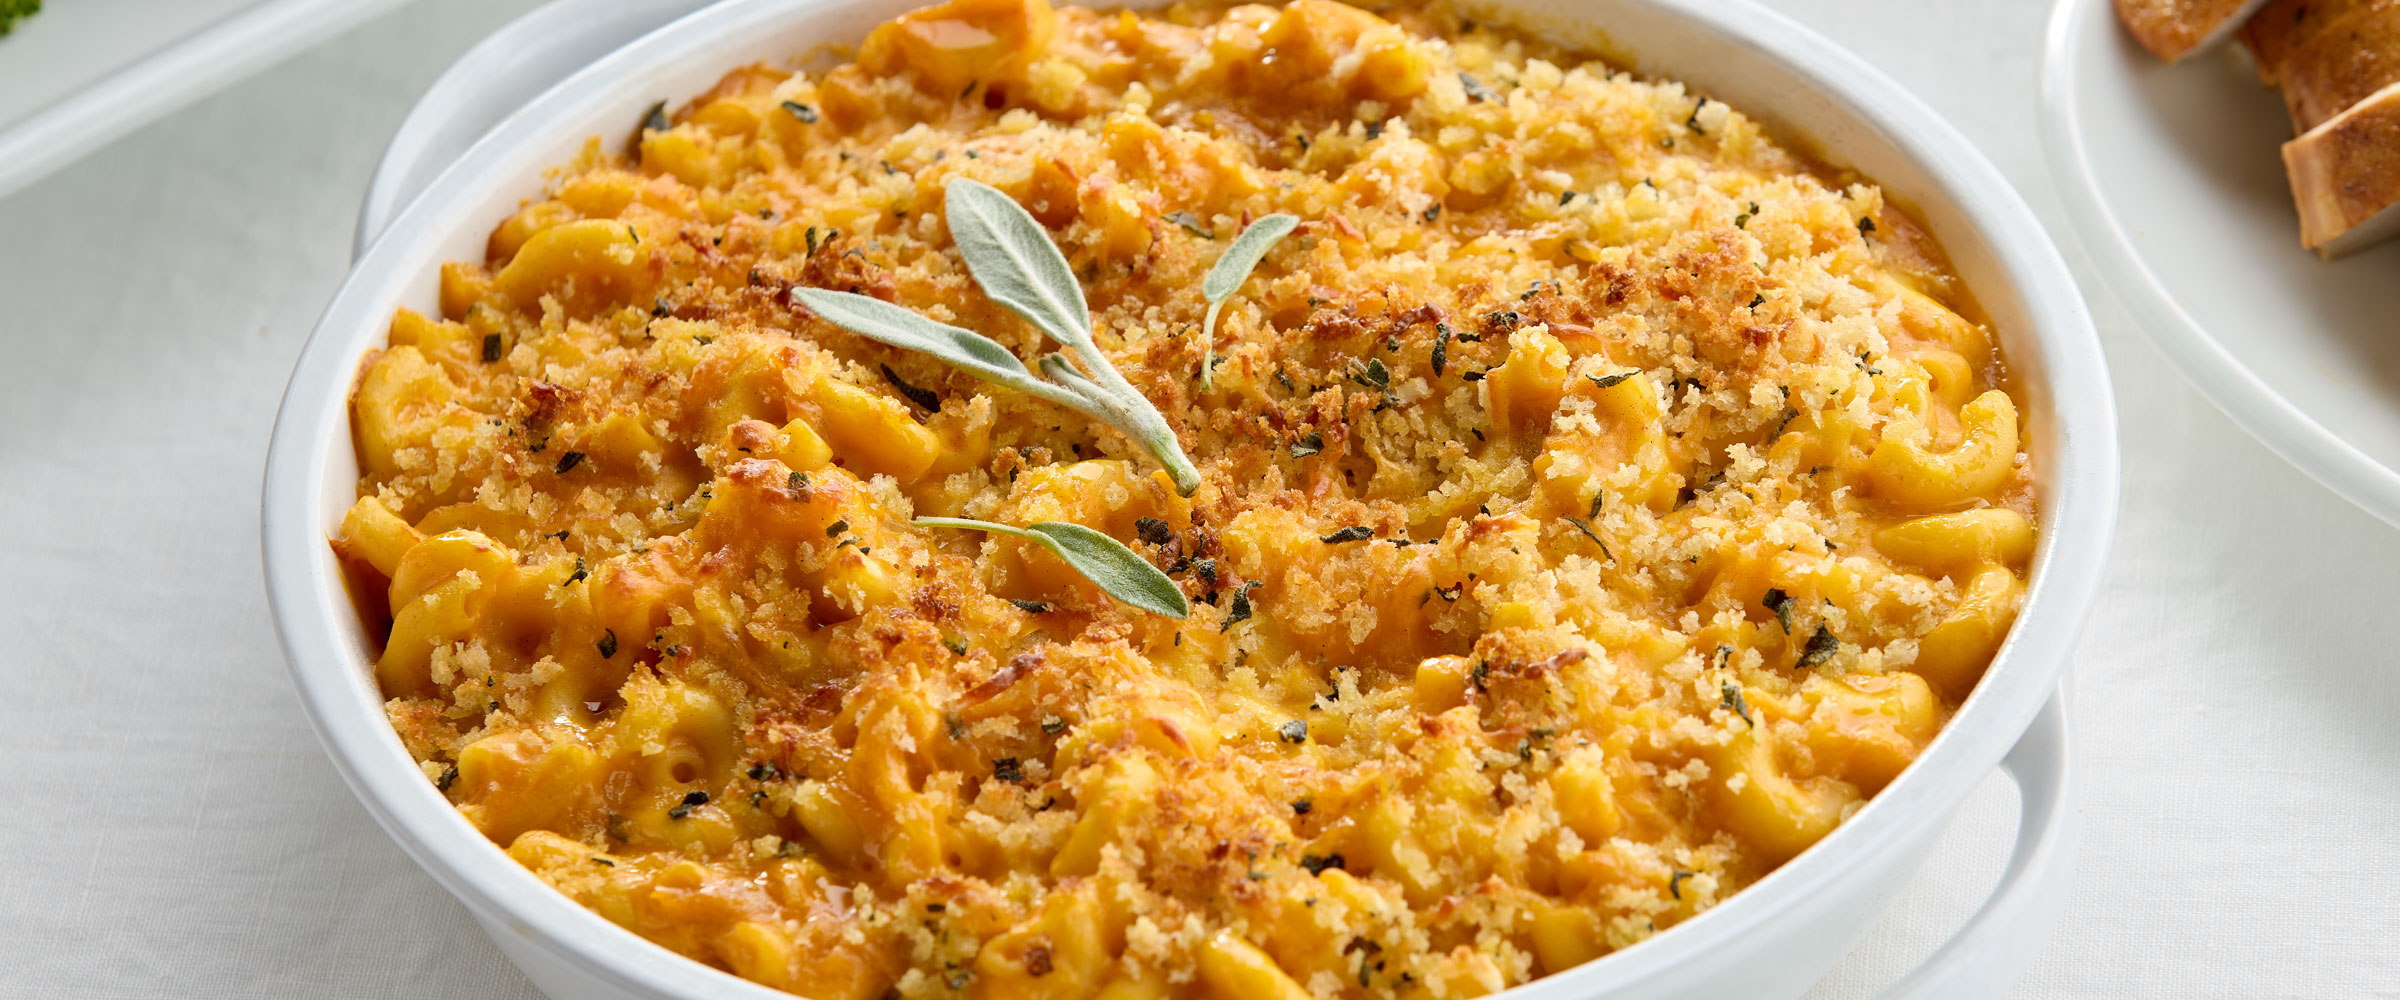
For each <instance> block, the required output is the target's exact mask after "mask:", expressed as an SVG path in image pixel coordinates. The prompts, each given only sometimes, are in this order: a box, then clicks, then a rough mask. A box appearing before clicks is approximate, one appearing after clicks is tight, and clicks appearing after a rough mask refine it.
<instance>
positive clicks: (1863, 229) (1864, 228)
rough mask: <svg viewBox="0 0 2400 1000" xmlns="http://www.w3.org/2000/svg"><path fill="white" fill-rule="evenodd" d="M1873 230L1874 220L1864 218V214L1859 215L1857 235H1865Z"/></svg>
mask: <svg viewBox="0 0 2400 1000" xmlns="http://www.w3.org/2000/svg"><path fill="white" fill-rule="evenodd" d="M1874 231H1875V220H1873V219H1870V218H1866V217H1865V216H1860V217H1859V220H1858V235H1860V236H1865V235H1867V234H1868V233H1871V232H1874Z"/></svg>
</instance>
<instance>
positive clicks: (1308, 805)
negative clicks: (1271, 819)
mask: <svg viewBox="0 0 2400 1000" xmlns="http://www.w3.org/2000/svg"><path fill="white" fill-rule="evenodd" d="M1316 807H1317V804H1316V803H1315V802H1314V801H1311V800H1309V799H1293V800H1292V814H1293V815H1295V816H1306V815H1308V811H1309V810H1311V809H1314V808H1316Z"/></svg>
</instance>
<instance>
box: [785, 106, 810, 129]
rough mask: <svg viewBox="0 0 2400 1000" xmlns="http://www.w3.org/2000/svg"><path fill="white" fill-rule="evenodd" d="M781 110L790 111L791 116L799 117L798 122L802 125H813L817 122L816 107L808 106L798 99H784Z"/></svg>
mask: <svg viewBox="0 0 2400 1000" xmlns="http://www.w3.org/2000/svg"><path fill="white" fill-rule="evenodd" d="M783 110H785V111H788V112H791V115H792V117H794V118H798V119H800V123H801V124H803V125H814V124H816V123H817V109H815V108H812V107H809V106H808V105H806V104H802V103H800V102H798V101H785V102H783Z"/></svg>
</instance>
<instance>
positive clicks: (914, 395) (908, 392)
mask: <svg viewBox="0 0 2400 1000" xmlns="http://www.w3.org/2000/svg"><path fill="white" fill-rule="evenodd" d="M877 367H880V368H882V369H883V380H884V381H885V382H888V383H890V384H891V386H892V390H893V391H895V392H898V393H899V394H901V395H903V396H906V397H908V401H909V402H911V403H915V404H917V406H918V407H919V408H921V409H923V410H924V411H925V412H927V413H940V412H942V395H941V393H938V392H935V391H933V390H931V389H927V388H923V387H921V386H914V385H910V384H908V380H907V379H904V378H901V377H900V373H899V372H895V371H893V370H892V366H890V365H878V366H877Z"/></svg>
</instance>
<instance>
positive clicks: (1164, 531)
mask: <svg viewBox="0 0 2400 1000" xmlns="http://www.w3.org/2000/svg"><path fill="white" fill-rule="evenodd" d="M1133 534H1134V537H1137V538H1140V539H1141V540H1142V541H1145V542H1148V543H1150V544H1152V545H1171V544H1174V542H1175V529H1174V528H1173V527H1172V526H1170V525H1168V524H1167V522H1165V521H1161V520H1159V519H1158V518H1155V517H1137V518H1134V519H1133Z"/></svg>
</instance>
